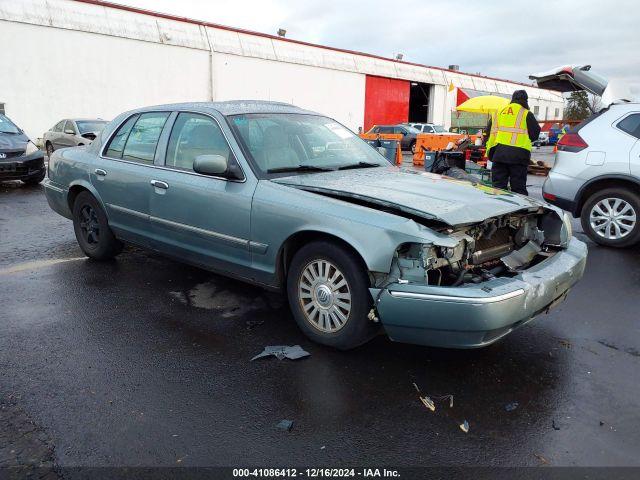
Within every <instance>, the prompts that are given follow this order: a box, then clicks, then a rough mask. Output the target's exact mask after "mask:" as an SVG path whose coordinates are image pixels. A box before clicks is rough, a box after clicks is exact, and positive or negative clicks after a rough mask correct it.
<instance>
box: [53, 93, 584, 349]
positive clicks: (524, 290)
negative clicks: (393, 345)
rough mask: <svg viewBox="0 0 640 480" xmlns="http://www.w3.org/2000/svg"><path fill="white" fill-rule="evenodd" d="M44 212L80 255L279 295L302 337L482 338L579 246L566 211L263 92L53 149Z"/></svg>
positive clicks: (572, 273) (443, 341) (542, 296)
mask: <svg viewBox="0 0 640 480" xmlns="http://www.w3.org/2000/svg"><path fill="white" fill-rule="evenodd" d="M45 191H46V195H47V200H48V202H49V205H50V206H51V207H52V208H53V209H54V210H55V211H56V212H58V213H60V214H61V215H64V216H66V217H68V218H70V219H72V220H73V225H74V230H75V234H76V238H77V240H78V243H79V245H80V247H81V248H82V250H83V251H84V253H85V254H86V255H87V256H88V257H91V258H94V259H97V260H105V259H110V258H112V257H114V256H116V255H117V254H118V253H120V251H121V250H122V246H123V243H131V244H135V245H138V246H141V247H143V248H147V249H150V250H154V251H157V252H159V253H162V254H164V255H167V256H171V257H173V258H177V259H179V260H181V261H184V262H188V263H191V264H193V265H197V266H200V267H202V268H205V269H208V270H211V271H214V272H218V273H220V274H223V275H227V276H231V277H235V278H239V279H242V280H245V281H248V282H251V283H254V284H258V285H262V286H264V287H267V288H271V289H276V290H282V291H284V292H286V294H287V296H288V299H289V305H290V308H291V311H292V313H293V316H294V318H295V320H296V322H297V323H298V325H299V327H300V328H301V330H302V331H303V332H304V333H305V334H306V335H307V336H308V337H309V338H310V339H312V340H314V341H316V342H318V343H321V344H325V345H330V346H333V347H336V348H340V349H349V348H353V347H356V346H358V345H361V344H363V343H365V342H366V341H367V340H369V339H371V338H372V337H373V336H374V335H376V334H377V333H379V332H380V331H381V329H382V330H384V331H385V332H386V334H387V335H388V336H389V337H390V338H391V339H392V340H394V341H400V342H408V343H416V344H421V345H429V346H437V347H450V348H473V347H482V346H485V345H489V344H491V343H493V342H495V341H497V340H498V339H500V338H503V337H504V336H505V335H507V334H508V333H510V332H512V331H513V330H515V329H516V328H518V327H520V326H522V325H524V324H525V323H527V322H528V321H529V320H531V319H532V318H534V317H535V316H536V315H538V314H540V313H544V312H547V311H548V310H549V309H550V308H552V307H553V306H554V305H556V304H557V303H559V302H561V301H562V300H563V299H564V298H565V297H566V295H567V293H568V291H569V290H570V288H571V287H572V286H573V285H574V284H575V283H576V282H577V281H578V280H579V279H580V278H581V277H582V274H583V271H584V267H585V262H586V255H587V250H586V246H585V245H584V243H582V242H580V241H579V240H577V239H576V238H574V237H573V236H572V231H571V222H570V219H569V217H568V215H566V214H564V213H563V212H562V210H560V209H558V208H556V207H553V206H550V205H547V204H545V203H544V202H541V201H537V200H534V199H531V198H527V197H524V196H521V195H517V194H513V193H510V192H507V191H502V190H496V189H494V188H490V187H486V186H483V185H479V184H472V183H469V182H465V181H459V180H453V179H450V178H446V177H442V176H438V175H433V174H428V173H423V172H414V171H403V170H401V169H398V168H397V167H395V166H392V165H390V164H389V162H388V161H387V160H386V159H385V158H384V157H383V156H382V155H380V154H379V153H378V152H377V151H376V150H375V149H373V148H371V147H370V146H369V145H367V144H366V143H365V142H363V141H362V140H361V139H360V138H359V137H357V136H356V135H354V134H353V133H352V132H351V131H350V130H348V129H347V128H345V127H344V126H342V125H341V124H339V123H338V122H336V121H335V120H332V119H330V118H327V117H324V116H322V115H319V114H317V113H314V112H310V111H306V110H302V109H300V108H297V107H294V106H291V105H287V104H282V103H274V102H259V101H236V102H219V103H190V104H173V105H163V106H157V107H148V108H144V109H139V110H135V111H130V112H127V113H124V114H122V115H120V116H119V117H117V118H116V119H114V120H113V121H112V122H111V123H109V124H108V125H107V126H106V128H105V129H104V130H103V131H102V133H101V134H100V135H99V136H98V138H97V139H96V140H95V141H94V142H93V143H92V144H91V145H89V146H87V147H83V148H79V149H63V150H60V151H56V152H54V153H53V155H52V157H51V160H50V164H49V178H48V179H47V181H46V182H45Z"/></svg>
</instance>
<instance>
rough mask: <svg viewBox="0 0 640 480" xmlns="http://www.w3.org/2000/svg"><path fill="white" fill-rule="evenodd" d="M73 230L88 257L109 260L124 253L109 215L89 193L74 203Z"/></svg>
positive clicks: (80, 195)
mask: <svg viewBox="0 0 640 480" xmlns="http://www.w3.org/2000/svg"><path fill="white" fill-rule="evenodd" d="M73 229H74V231H75V234H76V239H77V240H78V245H80V248H81V249H82V251H83V252H84V254H85V255H86V256H87V257H90V258H93V259H95V260H108V259H110V258H113V257H115V256H116V255H118V254H119V253H120V252H121V251H122V242H120V241H119V240H118V239H117V238H116V237H115V236H114V235H113V232H112V231H111V228H109V223H108V221H107V215H106V214H105V213H104V210H102V207H101V206H100V204H99V203H98V201H97V200H96V199H95V197H94V196H93V195H91V194H90V193H89V192H86V191H85V192H82V193H80V194H78V196H77V197H76V199H75V202H73Z"/></svg>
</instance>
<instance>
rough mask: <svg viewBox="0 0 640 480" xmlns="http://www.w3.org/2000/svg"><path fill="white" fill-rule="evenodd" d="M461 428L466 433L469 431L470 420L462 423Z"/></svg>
mask: <svg viewBox="0 0 640 480" xmlns="http://www.w3.org/2000/svg"><path fill="white" fill-rule="evenodd" d="M460 430H462V431H463V432H464V433H467V432H468V431H469V422H467V421H466V420H465V421H464V422H462V423H461V424H460Z"/></svg>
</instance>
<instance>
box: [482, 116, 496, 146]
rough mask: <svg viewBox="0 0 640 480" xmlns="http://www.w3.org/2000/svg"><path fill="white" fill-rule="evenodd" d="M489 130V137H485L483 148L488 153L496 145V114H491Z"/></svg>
mask: <svg viewBox="0 0 640 480" xmlns="http://www.w3.org/2000/svg"><path fill="white" fill-rule="evenodd" d="M489 115H491V130H490V131H489V136H488V137H487V143H486V144H485V146H484V148H485V149H486V151H487V152H488V151H489V150H490V149H491V147H494V146H495V144H496V134H497V133H498V115H497V112H491V113H490V114H489Z"/></svg>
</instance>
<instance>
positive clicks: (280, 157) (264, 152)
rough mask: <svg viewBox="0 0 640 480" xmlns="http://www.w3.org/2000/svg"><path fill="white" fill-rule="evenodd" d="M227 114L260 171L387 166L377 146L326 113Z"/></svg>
mask: <svg viewBox="0 0 640 480" xmlns="http://www.w3.org/2000/svg"><path fill="white" fill-rule="evenodd" d="M229 118H230V120H231V125H232V128H233V129H234V130H235V132H236V136H237V137H238V139H239V140H240V143H242V144H243V145H244V147H245V148H246V151H248V153H249V156H250V160H252V163H253V164H254V166H255V167H256V168H257V169H258V170H259V171H260V172H262V173H263V174H275V173H284V172H295V171H299V172H304V173H309V172H314V171H325V170H337V169H344V168H371V167H381V166H389V162H388V161H387V159H385V158H384V157H383V156H382V155H381V154H380V153H378V151H377V150H375V149H374V148H372V147H371V146H369V145H368V144H367V143H366V142H364V141H363V140H362V139H361V138H360V137H358V136H357V135H355V134H354V133H353V132H351V131H350V130H348V129H347V128H346V127H344V126H342V125H340V124H339V123H337V122H336V121H335V120H332V119H330V118H327V117H321V116H316V115H304V114H283V113H261V114H245V115H233V116H230V117H229Z"/></svg>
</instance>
